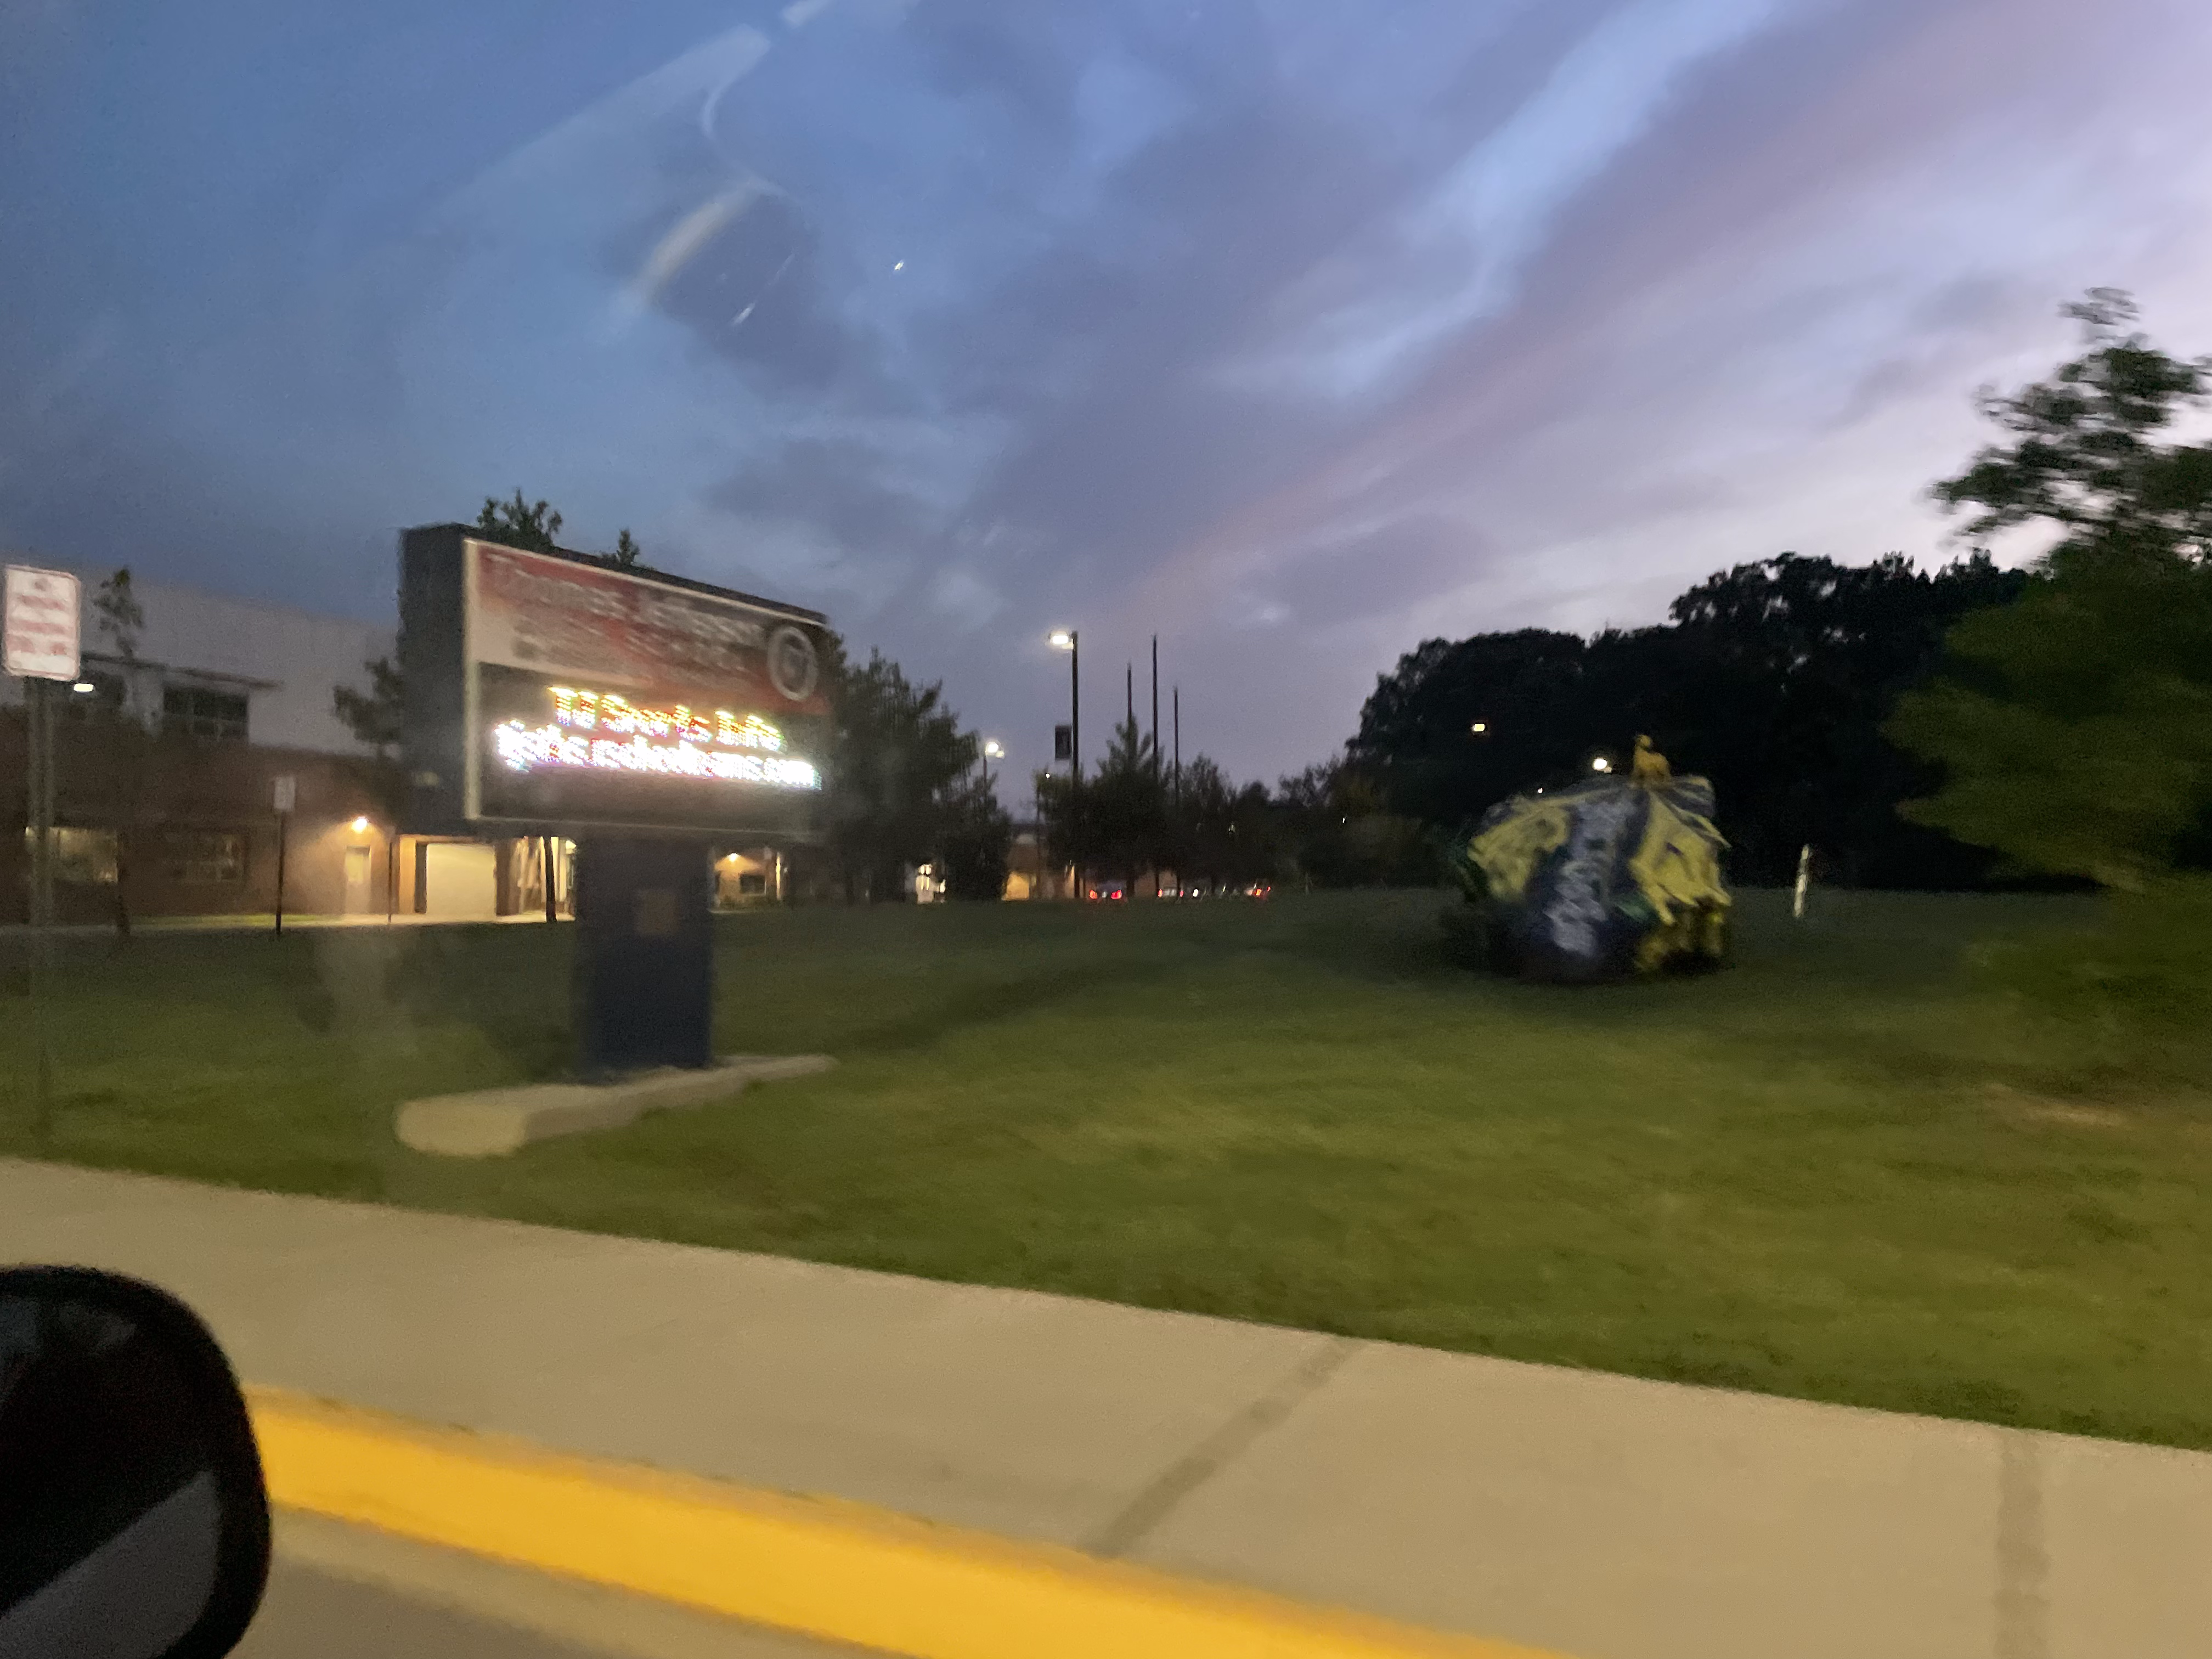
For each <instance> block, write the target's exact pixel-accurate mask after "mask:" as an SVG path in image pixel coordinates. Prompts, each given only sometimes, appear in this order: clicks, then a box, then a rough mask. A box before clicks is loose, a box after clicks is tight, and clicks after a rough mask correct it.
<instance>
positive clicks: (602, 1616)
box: [233, 1512, 856, 1659]
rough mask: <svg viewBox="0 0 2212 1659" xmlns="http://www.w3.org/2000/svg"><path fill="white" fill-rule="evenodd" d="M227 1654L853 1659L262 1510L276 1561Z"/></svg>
mask: <svg viewBox="0 0 2212 1659" xmlns="http://www.w3.org/2000/svg"><path fill="white" fill-rule="evenodd" d="M233 1652H234V1656H235V1659H855V1652H856V1650H854V1649H851V1648H846V1647H837V1646H831V1645H826V1644H821V1643H817V1642H809V1641H806V1640H805V1639H803V1638H798V1637H793V1636H788V1635H785V1634H782V1633H781V1632H774V1631H766V1630H760V1629H757V1628H754V1627H751V1626H743V1625H734V1624H731V1623H728V1622H726V1621H725V1620H717V1619H709V1618H705V1617H702V1616H701V1615H697V1614H694V1613H686V1612H684V1611H683V1610H681V1609H678V1608H675V1607H666V1606H665V1605H663V1604H660V1603H658V1602H652V1601H644V1600H641V1599H639V1598H635V1597H631V1596H627V1595H620V1594H618V1593H616V1592H613V1591H609V1590H603V1589H596V1588H594V1587H592V1586H590V1585H583V1584H572V1583H567V1582H565V1581H562V1580H557V1579H554V1578H550V1577H546V1576H544V1575H542V1574H538V1573H534V1572H531V1571H526V1570H524V1569H521V1568H516V1567H509V1566H506V1565H501V1564H499V1563H495V1562H489V1561H482V1560H478V1559H476V1558H473V1557H470V1556H463V1555H458V1554H454V1553H451V1552H447V1551H440V1550H433V1549H428V1548H426V1547H422V1546H421V1545H416V1544H411V1543H409V1542H407V1541H404V1540H400V1539H394V1538H387V1537H386V1536H384V1535H382V1534H375V1533H371V1532H368V1531H367V1530H365V1529H363V1528H354V1527H347V1526H342V1525H340V1524H338V1523H337V1522H328V1521H324V1520H321V1519H319V1518H316V1517H307V1516H291V1515H287V1514H284V1513H282V1512H280V1513H279V1514H278V1516H276V1561H275V1562H274V1564H273V1565H272V1566H271V1568H270V1575H269V1588H268V1591H267V1593H266V1594H265V1595H264V1597H263V1598H262V1603H261V1611H260V1613H259V1614H258V1616H257V1617H256V1618H255V1620H254V1621H253V1627H252V1629H251V1630H250V1631H248V1632H246V1639H245V1641H243V1642H242V1643H240V1644H239V1645H238V1647H237V1648H235V1649H234V1650H233Z"/></svg>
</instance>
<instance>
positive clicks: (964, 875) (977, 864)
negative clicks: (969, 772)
mask: <svg viewBox="0 0 2212 1659" xmlns="http://www.w3.org/2000/svg"><path fill="white" fill-rule="evenodd" d="M944 805H945V817H944V821H943V823H942V825H941V827H940V828H939V831H938V848H937V854H936V862H937V863H938V864H939V865H940V866H942V867H943V869H944V872H945V891H946V893H947V894H949V895H950V896H951V897H953V898H956V899H991V900H995V899H999V898H1002V897H1004V896H1005V895H1006V866H1007V864H1008V862H1009V861H1010V860H1011V857H1012V851H1013V842H1014V822H1013V819H1012V817H1009V816H1008V815H1007V812H1006V808H1005V807H1004V806H1002V805H1000V803H999V798H998V796H997V795H996V794H995V793H993V791H992V789H991V787H990V785H989V784H988V783H987V782H986V781H983V779H982V778H981V777H980V776H978V777H976V778H975V779H973V780H970V781H963V782H962V784H961V786H960V787H959V788H957V790H955V791H954V792H953V793H951V796H950V797H948V798H947V799H946V800H945V803H944Z"/></svg>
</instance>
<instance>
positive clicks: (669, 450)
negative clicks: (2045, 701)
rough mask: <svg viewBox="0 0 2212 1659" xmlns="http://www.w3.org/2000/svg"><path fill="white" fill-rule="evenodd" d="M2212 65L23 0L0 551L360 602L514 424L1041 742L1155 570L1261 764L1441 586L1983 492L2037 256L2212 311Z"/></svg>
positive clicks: (1653, 25) (1295, 6)
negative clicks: (1975, 466)
mask: <svg viewBox="0 0 2212 1659" xmlns="http://www.w3.org/2000/svg"><path fill="white" fill-rule="evenodd" d="M2208 70H2212V6H2208V5H2206V4H2205V3H2203V0H2100V3H2097V4H2093V5H2092V4H2086V3H2082V0H1397V3H1393V0H1175V3H1166V0H793V3H789V4H784V5H781V6H779V5H774V4H769V3H721V4H715V5H708V4H692V3H664V0H639V3H635V4H624V5H613V4H608V3H605V0H599V3H592V4H583V3H576V0H499V3H480V0H386V3H384V4H381V5H376V6H360V5H351V6H344V7H339V6H331V5H318V4H311V3H307V0H222V3H217V4H215V5H209V6H166V5H146V4H143V3H142V4H132V5H124V4H101V3H80V0H0V315H4V318H5V319H6V320H5V325H4V326H0V548H4V549H5V550H7V551H8V552H9V554H10V555H11V556H16V555H27V556H33V557H36V556H50V557H52V558H56V559H61V560H67V561H70V562H80V563H84V564H89V565H94V566H103V567H104V566H112V565H114V564H119V563H125V562H127V563H129V564H131V565H132V566H133V567H135V568H137V569H138V570H140V571H142V572H143V573H144V574H147V575H149V576H152V577H156V578H160V579H162V580H170V581H179V582H185V583H191V584H194V585H197V586H205V587H209V588H213V589H216V590H217V591H222V592H234V593H239V594H245V595H250V596H256V597H264V598H269V599H277V600H281V601H283V602H285V603H288V604H291V605H300V606H303V607H307V608H310V609H316V610H327V611H337V612H341V613H344V614H348V615H352V616H357V617H367V618H383V617H388V616H389V615H390V614H391V612H392V590H393V586H394V568H393V567H394V562H395V550H394V544H395V532H396V531H397V530H398V528H399V527H400V526H404V525H407V524H411V523H422V522H431V521H438V520H450V519H454V518H468V517H472V516H473V515H474V513H475V511H476V509H477V506H478V505H479V504H480V502H481V501H482V499H483V496H484V495H486V494H487V493H491V492H497V493H500V494H501V495H504V494H507V493H508V492H510V491H511V490H512V489H514V488H515V487H516V486H518V485H520V487H521V488H523V489H525V490H526V492H527V493H528V494H529V495H532V497H536V496H540V495H543V496H547V497H550V498H551V499H552V500H553V501H554V502H555V503H556V505H557V506H558V507H561V508H562V511H563V512H564V513H566V514H567V517H568V525H567V529H566V532H565V533H564V535H563V537H562V539H563V540H564V541H565V542H567V543H568V544H570V545H575V546H582V547H589V548H605V547H609V546H611V545H612V544H613V543H614V540H615V537H616V533H617V530H618V529H619V528H621V527H623V526H628V527H629V528H630V529H632V530H633V531H634V532H635V534H636V535H637V537H638V538H639V540H640V541H641V543H642V544H644V547H645V549H646V554H647V559H648V561H649V562H653V563H654V564H657V565H659V566H661V567H663V568H668V569H671V570H674V571H678V572H680V573H683V574H688V575H692V576H697V577H701V578H704V579H706V580H712V581H718V582H726V583H728V584H731V585H732V586H738V587H741V588H745V589H748V590H750V591H754V592H765V593H769V594H772V595H775V596H776V597H779V598H783V599H790V600H793V601H796V602H799V603H801V604H805V605H813V606H817V607H818V608H820V609H822V610H824V611H828V612H829V615H830V617H831V618H832V620H833V622H834V623H836V625H837V626H838V627H839V628H840V629H842V631H843V632H844V634H845V635H846V636H847V638H848V641H850V642H851V644H852V645H853V646H854V647H855V648H857V649H858V650H860V651H861V652H863V653H865V651H866V648H867V647H869V646H871V645H875V646H880V647H883V648H884V650H885V651H886V652H888V653H890V654H892V655H894V656H896V658H898V659H900V660H901V661H902V663H903V664H904V665H906V666H907V668H908V671H909V672H910V673H912V674H914V675H915V676H916V677H918V678H923V679H942V680H943V681H944V682H945V689H946V692H947V695H948V696H949V697H950V698H951V701H952V702H953V703H954V705H955V706H956V707H957V708H959V710H960V711H961V713H962V714H963V716H964V717H965V718H966V719H967V720H968V721H969V723H970V724H972V725H974V726H976V727H977V728H978V729H979V730H981V731H982V732H986V733H988V734H990V735H993V736H996V737H998V738H1001V739H1002V740H1003V741H1004V742H1005V743H1006V745H1007V748H1008V750H1009V760H1008V762H1007V772H1008V775H1009V776H1011V777H1015V778H1019V777H1021V776H1024V775H1025V774H1026V772H1027V771H1028V770H1029V769H1030V768H1032V767H1034V766H1036V765H1038V764H1042V763H1043V761H1044V760H1045V759H1046V758H1047V757H1048V755H1049V752H1050V749H1049V745H1050V738H1051V727H1052V725H1053V722H1054V720H1064V719H1065V718H1066V713H1065V709H1066V660H1065V659H1064V658H1061V657H1059V656H1058V655H1056V654H1054V653H1051V652H1050V651H1049V650H1048V648H1047V647H1046V646H1045V643H1044V636H1045V634H1046V632H1047V631H1048V629H1051V628H1053V627H1056V626H1066V625H1073V626H1077V627H1079V628H1080V629H1081V630H1082V633H1083V640H1084V666H1085V716H1086V718H1085V737H1086V739H1089V740H1090V741H1089V742H1087V743H1086V747H1089V748H1091V749H1092V750H1094V752H1095V749H1096V746H1097V743H1099V742H1102V741H1103V738H1104V735H1105V729H1106V724H1107V718H1106V717H1107V716H1109V715H1110V714H1117V713H1118V711H1119V707H1120V703H1121V670H1122V664H1123V662H1124V661H1125V660H1127V659H1130V658H1132V657H1133V658H1135V659H1137V661H1138V675H1139V701H1140V702H1141V701H1142V699H1143V696H1144V693H1143V690H1142V686H1143V677H1144V672H1145V669H1144V653H1145V650H1146V641H1147V640H1148V638H1149V636H1150V635H1152V634H1153V633H1154V632H1157V633H1158V635H1159V636H1160V650H1161V657H1162V662H1163V678H1164V681H1166V680H1173V681H1176V682H1179V683H1180V684H1181V685H1182V688H1183V702H1184V710H1185V717H1184V739H1183V741H1184V752H1185V754H1186V755H1187V756H1188V754H1190V753H1192V752H1194V751H1196V750H1201V749H1202V750H1206V751H1208V752H1210V753H1212V754H1214V755H1215V756H1216V757H1218V758H1219V759H1220V760H1221V761H1222V762H1223V763H1225V765H1226V766H1227V767H1228V769H1230V770H1231V772H1232V774H1235V775H1238V776H1240V777H1249V776H1255V775H1258V776H1263V777H1266V778H1268V779H1270V780H1272V779H1273V777H1274V776H1275V775H1277V774H1279V773H1281V772H1285V771H1289V770H1294V769H1297V768H1298V767H1300V766H1302V765H1304V763H1306V762H1308V761H1310V760H1315V759H1319V758H1321V757H1323V756H1324V755H1326V754H1327V753H1328V751H1329V750H1331V749H1332V748H1334V746H1336V745H1337V744H1340V743H1341V742H1342V741H1343V740H1344V739H1345V738H1346V737H1347V736H1349V735H1350V733H1351V732H1352V729H1353V726H1354V725H1355V722H1356V720H1357V717H1358V708H1359V704H1360V702H1361V700H1362V698H1363V697H1364V696H1365V695H1366V693H1367V691H1368V690H1370V688H1371V686H1372V684H1373V683H1374V678H1375V676H1376V673H1377V672H1379V671H1383V670H1384V669H1387V668H1388V667H1389V665H1391V664H1392V663H1393V662H1394V661H1395V659H1396V658H1397V657H1398V655H1399V653H1401V652H1402V651H1405V650H1407V649H1409V648H1411V647H1413V645H1414V644H1415V643H1416V642H1418V641H1419V640H1421V639H1423V638H1425V637H1428V636H1431V635H1450V636H1455V637H1456V636H1460V635H1466V634H1469V633H1474V632H1479V631H1482V630H1486V629H1498V628H1509V627H1520V626H1525V625H1532V624H1533V625H1544V626H1552V627H1559V628H1568V629H1584V630H1586V629H1593V628H1596V627H1599V626H1601V625H1603V624H1605V623H1622V624H1632V623H1643V622H1649V621H1654V620H1657V619H1658V618H1659V617H1661V616H1662V614H1663V611H1664V608H1665V605H1666V603H1667V601H1668V599H1669V598H1671V597H1672V596H1673V595H1674V593H1676V592H1679V591H1680V590H1681V589H1682V588H1683V587H1684V586H1686V585H1688V584H1689V583H1691V582H1692V581H1694V580H1698V579H1699V578H1701V577H1703V576H1705V574H1709V573H1710V572H1711V571H1713V570H1716V569H1718V568H1723V567H1726V566H1728V565H1730V564H1734V563H1736V562H1741V561H1745V560H1750V559H1756V558H1760V557H1765V556H1769V555H1771V554H1773V553H1776V552H1778V551H1780V550H1784V549H1796V550H1800V551H1802V552H1806V553H1820V554H1827V555H1830V556H1834V557H1837V558H1840V559H1844V560H1849V561H1863V560H1868V559H1871V558H1874V557H1875V556H1879V555H1881V553H1883V552H1884V551H1886V550H1892V549H1901V550H1905V551H1907V552H1909V553H1911V554H1912V555H1914V556H1916V557H1920V558H1923V559H1929V560H1940V559H1942V558H1944V557H1948V556H1950V555H1951V554H1952V553H1953V552H1954V551H1955V549H1954V547H1952V546H1951V545H1950V544H1948V543H1947V542H1946V540H1945V534H1946V526H1945V523H1944V521H1943V520H1942V518H1941V517H1940V516H1939V515H1937V514H1936V512H1935V511H1934V509H1933V508H1932V507H1930V506H1929V504H1928V502H1927V501H1926V498H1925V491H1926V487H1927V485H1928V483H1929V482H1930V481H1931V480H1932V479H1934V478H1936V477H1939V476H1941V475H1942V474H1943V473H1944V472H1946V471H1952V470H1954V469H1955V468H1956V466H1957V465H1958V464H1959V463H1960V461H1962V460H1963V459H1965V458H1966V456H1967V455H1968V454H1970V453H1971V452H1972V448H1973V447H1974V446H1975V444H1976V443H1977V442H1978V441H1979V436H1980V428H1979V424H1978V421H1977V419H1976V417H1975V416H1974V414H1973V411H1972V407H1971V398H1972V392H1973V390H1974V388H1975V386H1977V385H1978V383H1981V382H1984V381H1988V380H1996V381H2000V382H2004V383H2013V382H2017V381H2019V380H2024V379H2029V378H2033V377H2035V376H2037V375H2039V374H2042V373H2043V372H2044V371H2045V369H2047V368H2049V367H2051V365H2052V364H2053V363H2054V362H2057V359H2058V358H2059V357H2060V356H2062V355H2063V354H2065V353H2067V352H2068V351H2069V349H2070V348H2071V346H2072V345H2073V343H2074V340H2075V331H2074V328H2073V325H2070V324H2068V323H2065V322H2063V321H2062V320H2061V319H2060V318H2059V317H2058V315H2057V307H2059V305H2060V304H2061V303H2063V301H2066V300H2068V299H2069V298H2072V297H2075V295H2079V293H2080V292H2081V290H2082V289H2085V288H2087V287H2088V286H2091V285H2093V284H2111V285H2114V286H2118V287H2123V288H2127V289H2131V290H2133V291H2134V292H2135V294H2136V296H2137V298H2138V300H2139V301H2141V303H2142V307H2143V312H2144V325H2145V327H2146V328H2147V329H2148V331H2149V332H2150V333H2151V334H2152V335H2153V337H2154V338H2156V339H2158V340H2159V341H2160V342H2161V343H2165V344H2166V345H2167V346H2169V347H2170V348H2172V349H2175V350H2178V351H2181V352H2184V353H2195V352H2199V351H2203V350H2207V349H2212V122H2208V121H2207V119H2206V117H2205V109H2204V105H2205V94H2204V87H2205V85H2206V84H2207V82H2208V78H2212V77H2208V73H2207V71H2208ZM1009 793H1013V792H1011V791H1010V792H1009Z"/></svg>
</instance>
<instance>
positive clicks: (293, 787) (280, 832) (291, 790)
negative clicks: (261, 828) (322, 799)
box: [270, 772, 300, 938]
mask: <svg viewBox="0 0 2212 1659" xmlns="http://www.w3.org/2000/svg"><path fill="white" fill-rule="evenodd" d="M270 793H271V794H272V796H273V797H274V801H273V805H275V806H276V932H277V934H278V936H279V937H280V938H281V937H282V936H283V932H284V839H285V836H284V832H285V827H286V826H287V825H288V824H289V823H291V821H292V808H293V806H294V805H295V803H296V802H297V801H298V799H299V794H300V781H299V780H298V779H297V778H295V777H294V776H293V775H291V774H290V773H289V772H287V773H286V774H284V775H283V776H282V777H280V778H278V779H277V780H276V787H275V788H274V789H273V790H271V791H270Z"/></svg>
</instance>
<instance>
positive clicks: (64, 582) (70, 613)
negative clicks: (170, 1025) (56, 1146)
mask: <svg viewBox="0 0 2212 1659" xmlns="http://www.w3.org/2000/svg"><path fill="white" fill-rule="evenodd" d="M0 592H4V600H5V610H4V611H0V634H4V636H5V637H4V648H0V666H4V667H5V668H6V670H7V671H8V672H9V673H10V674H12V675H15V677H16V678H19V679H21V681H22V682H23V714H24V721H25V726H26V728H27V729H26V731H25V732H24V737H25V739H26V741H25V744H24V747H25V750H26V751H27V753H26V755H25V766H24V770H25V774H26V776H25V779H24V782H25V784H26V786H27V787H26V790H25V793H26V796H27V799H26V800H25V802H24V806H25V809H26V810H25V813H24V816H25V817H27V819H28V820H29V821H30V822H29V827H30V831H31V891H30V906H29V908H30V922H31V963H30V967H31V974H30V979H31V985H30V990H31V1023H32V1025H33V1029H34V1030H35V1032H36V1042H37V1046H38V1056H39V1058H38V1082H37V1087H36V1092H35V1094H34V1096H33V1107H32V1110H33V1136H34V1144H35V1145H36V1146H37V1147H38V1149H39V1150H40V1152H44V1151H46V1147H47V1145H48V1143H49V1142H50V1141H51V1140H52V1138H53V1115H54V1055H53V1042H52V1034H51V1032H50V1031H49V1030H48V1029H47V1025H46V981H48V979H49V978H50V977H51V975H52V966H53V963H52V954H53V936H52V927H53V921H54V701H55V700H54V686H53V683H54V682H55V681H57V680H59V681H62V682H64V684H73V683H74V682H75V681H76V677H77V673H78V671H79V669H80V667H81V662H80V659H79V655H78V648H77V647H78V644H79V639H78V621H79V605H80V602H81V600H82V594H81V592H80V591H79V588H78V585H77V580H76V577H75V576H73V575H71V574H70V573H69V572H68V571H66V570H40V569H36V568H33V567H31V566H28V565H19V564H11V565H9V567H8V568H7V574H6V582H5V586H4V590H0Z"/></svg>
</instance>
